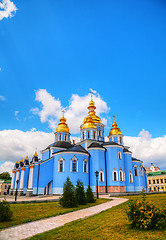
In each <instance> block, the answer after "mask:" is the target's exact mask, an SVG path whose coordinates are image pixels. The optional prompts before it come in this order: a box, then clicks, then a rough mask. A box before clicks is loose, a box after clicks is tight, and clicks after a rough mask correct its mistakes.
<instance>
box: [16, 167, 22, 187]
mask: <svg viewBox="0 0 166 240" xmlns="http://www.w3.org/2000/svg"><path fill="white" fill-rule="evenodd" d="M18 170H19V178H18V180H19V182H18V189H19V188H20V179H21V169H17V171H18Z"/></svg>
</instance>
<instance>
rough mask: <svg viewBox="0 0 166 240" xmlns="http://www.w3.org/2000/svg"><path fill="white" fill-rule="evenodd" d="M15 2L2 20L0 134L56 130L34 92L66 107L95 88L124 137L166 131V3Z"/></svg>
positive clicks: (157, 0)
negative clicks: (43, 117) (43, 114)
mask: <svg viewBox="0 0 166 240" xmlns="http://www.w3.org/2000/svg"><path fill="white" fill-rule="evenodd" d="M6 1H9V0H6ZM0 2H3V1H2V0H1V1H0ZM9 2H10V1H9ZM13 4H14V5H15V6H16V8H17V11H16V12H15V13H13V17H11V18H10V17H8V18H7V17H4V18H3V19H1V21H0V96H2V97H4V98H5V100H4V99H2V98H1V99H0V130H1V131H3V130H4V129H7V130H9V129H10V130H15V129H19V130H21V131H23V132H25V131H29V130H30V129H32V128H36V129H37V130H38V131H43V132H52V129H51V128H50V127H49V124H48V122H47V121H46V122H41V118H40V117H39V116H38V115H34V114H32V111H31V109H32V108H35V107H38V108H40V107H41V106H42V105H41V102H37V101H36V100H35V97H36V95H35V94H36V91H38V90H39V89H46V91H47V92H48V93H49V94H50V95H51V96H53V97H54V98H55V99H59V100H60V101H61V104H62V105H63V106H64V107H65V106H68V105H69V100H70V99H71V96H72V94H78V95H79V96H85V95H87V94H88V93H89V90H90V89H91V88H92V89H94V90H96V91H97V93H99V94H100V97H101V99H103V101H105V102H106V103H107V106H108V107H109V108H110V110H109V111H108V112H107V113H108V114H109V116H110V117H112V115H116V117H117V121H118V123H119V126H120V128H121V130H122V131H123V133H124V135H127V136H131V137H136V136H138V134H139V133H140V131H141V130H142V129H145V130H146V131H148V132H149V133H150V134H151V135H152V137H153V138H159V137H163V135H165V133H166V124H165V122H166V111H165V105H166V96H165V89H166V81H165V80H166V44H165V43H166V2H165V1H164V0H139V1H137V0H135V1H132V0H126V1H124V0H119V1H110V0H107V1H99V0H98V1H97V0H94V1H93V0H91V1H87V0H84V1H81V0H80V1H76V0H75V1H74V0H71V1H67V0H47V1H43V0H40V1H39V0H38V1H37V0H33V1H32V0H24V1H21V0H13ZM16 111H18V114H17V116H15V115H16ZM104 117H105V116H104ZM111 121H112V118H111V119H110V122H109V121H108V123H109V127H111ZM106 131H107V132H106V135H107V134H108V130H106Z"/></svg>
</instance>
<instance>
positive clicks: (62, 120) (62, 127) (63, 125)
mask: <svg viewBox="0 0 166 240" xmlns="http://www.w3.org/2000/svg"><path fill="white" fill-rule="evenodd" d="M64 112H65V111H64V110H63V111H62V113H63V114H62V118H60V123H59V124H58V126H57V128H56V132H67V133H69V127H68V125H67V124H66V118H65V117H64Z"/></svg>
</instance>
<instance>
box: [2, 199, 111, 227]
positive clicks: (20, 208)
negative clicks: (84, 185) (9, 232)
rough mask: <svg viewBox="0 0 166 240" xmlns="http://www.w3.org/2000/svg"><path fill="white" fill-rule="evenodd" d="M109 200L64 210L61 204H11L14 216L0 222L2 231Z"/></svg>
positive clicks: (105, 200) (99, 200)
mask: <svg viewBox="0 0 166 240" xmlns="http://www.w3.org/2000/svg"><path fill="white" fill-rule="evenodd" d="M107 201H109V200H107V199H98V200H96V202H95V203H88V204H86V205H81V206H78V207H76V208H63V207H62V206H61V205H60V204H59V202H50V203H24V204H10V207H11V210H12V211H13V216H12V219H11V221H7V222H0V229H3V228H6V227H12V226H16V225H18V224H22V223H27V222H32V221H35V220H39V219H43V218H48V217H52V216H57V215H61V214H64V213H68V212H72V211H75V210H79V209H83V208H87V207H91V206H95V205H97V204H101V203H104V202H107Z"/></svg>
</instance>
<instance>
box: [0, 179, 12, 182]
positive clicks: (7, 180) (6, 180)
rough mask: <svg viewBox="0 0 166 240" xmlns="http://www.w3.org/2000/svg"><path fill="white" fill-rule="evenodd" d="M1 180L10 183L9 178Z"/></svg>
mask: <svg viewBox="0 0 166 240" xmlns="http://www.w3.org/2000/svg"><path fill="white" fill-rule="evenodd" d="M0 180H1V181H4V183H11V179H0Z"/></svg>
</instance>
